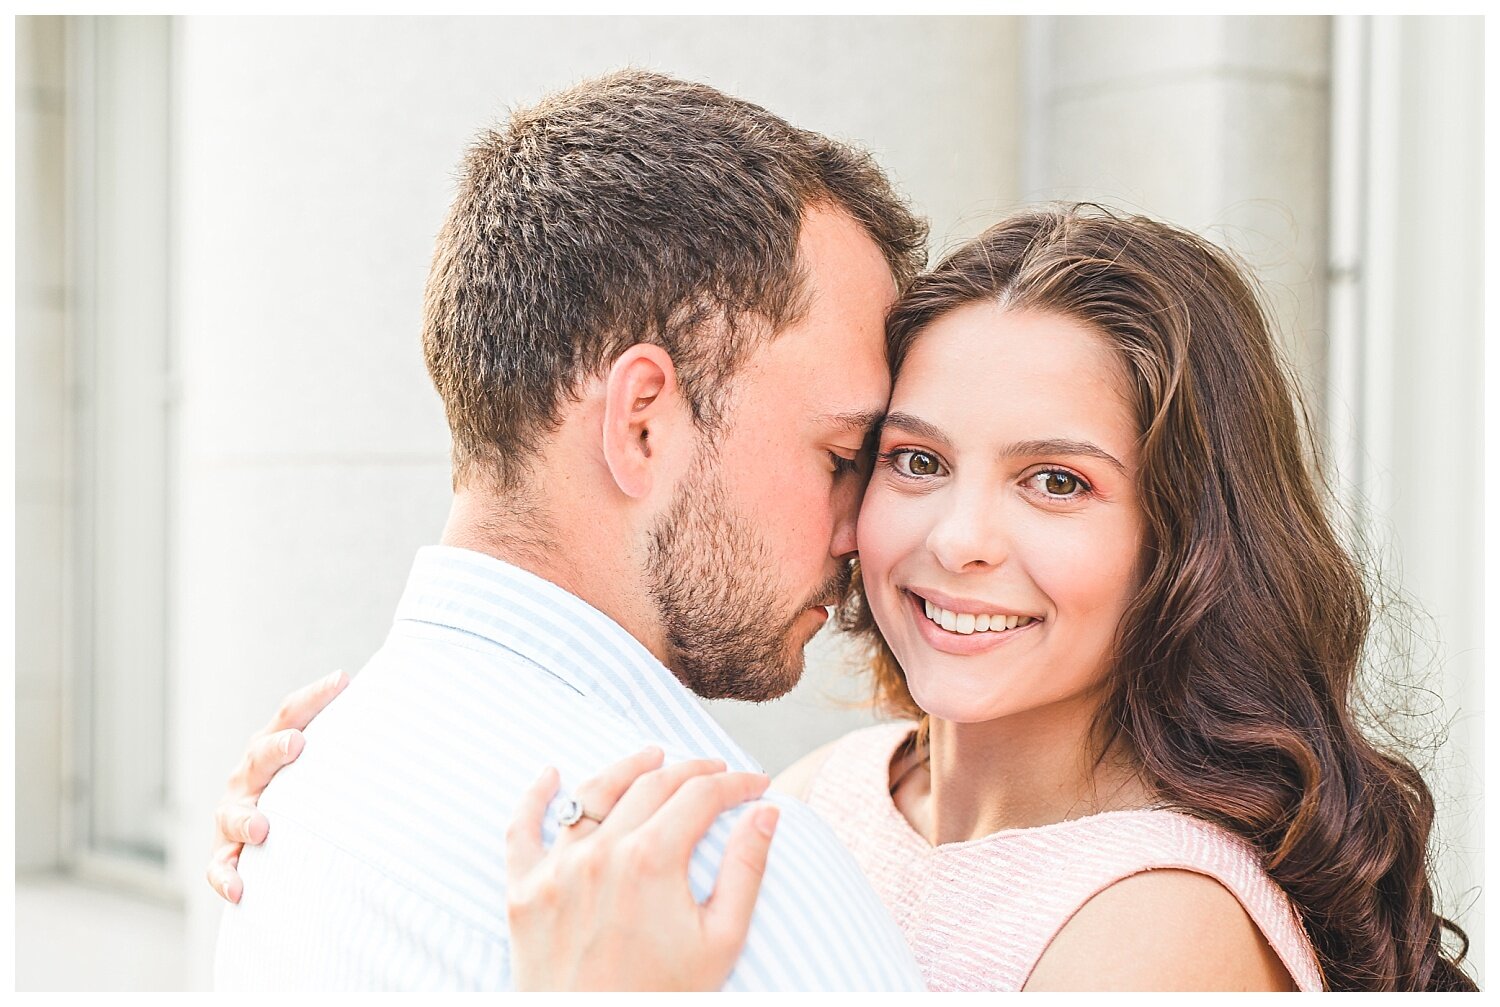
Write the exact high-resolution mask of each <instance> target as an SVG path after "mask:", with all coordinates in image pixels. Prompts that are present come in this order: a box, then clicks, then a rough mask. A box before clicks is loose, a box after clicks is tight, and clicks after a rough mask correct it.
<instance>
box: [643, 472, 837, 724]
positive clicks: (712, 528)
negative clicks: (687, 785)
mask: <svg viewBox="0 0 1500 1007" xmlns="http://www.w3.org/2000/svg"><path fill="white" fill-rule="evenodd" d="M714 461H715V459H714V453H713V450H712V449H711V448H705V449H704V450H702V451H700V453H699V455H698V457H697V458H696V459H695V460H694V463H693V470H692V472H691V473H690V475H689V477H688V478H687V479H685V480H684V485H683V486H682V488H681V489H679V490H678V493H677V496H676V498H675V499H674V500H673V501H672V504H671V506H670V507H668V509H667V513H666V514H664V515H663V516H662V517H661V518H660V519H659V520H658V521H657V524H656V526H655V527H654V528H653V529H652V530H651V535H650V541H649V554H648V570H647V577H648V585H649V587H648V590H649V591H650V594H651V599H652V601H653V603H654V604H655V606H656V609H657V612H658V614H659V616H660V618H661V625H662V628H663V630H664V632H665V634H666V643H667V649H668V652H669V656H670V660H669V664H670V666H671V668H672V670H673V671H674V672H675V673H676V675H677V677H678V679H680V680H681V681H682V683H683V684H684V685H686V686H687V687H688V688H689V689H691V690H692V691H693V692H694V693H696V694H697V695H699V696H702V697H703V698H704V699H740V700H746V701H749V702H765V701H767V700H771V699H776V698H778V697H780V696H783V695H785V694H786V693H788V692H790V691H791V690H792V688H793V687H794V686H796V684H797V681H798V679H800V678H801V677H802V670H803V656H802V647H803V645H804V644H805V643H806V641H805V640H796V639H793V636H792V634H793V628H794V623H795V622H796V621H797V618H798V616H800V615H801V614H802V613H803V612H804V611H805V610H806V609H808V608H810V607H812V606H814V605H819V604H827V605H832V604H836V603H837V602H839V601H840V600H842V599H843V597H844V596H845V594H846V593H847V590H848V587H849V578H850V572H849V569H848V566H847V565H841V566H840V568H839V571H838V572H837V573H836V574H835V575H834V576H832V577H830V578H829V579H828V580H827V581H825V582H824V583H823V584H821V585H818V587H817V588H816V589H815V590H814V591H813V592H812V593H811V594H809V595H808V596H807V597H805V598H802V599H797V600H796V601H795V603H793V602H792V600H791V599H790V598H789V594H790V592H789V591H787V590H786V589H784V588H782V587H780V586H778V584H777V581H776V577H775V574H776V572H777V570H776V559H775V557H774V554H773V553H772V551H771V550H770V549H769V548H768V547H767V545H766V542H765V539H764V538H763V537H762V534H761V533H760V532H759V531H758V530H757V529H756V528H755V527H754V526H753V524H752V523H751V522H750V521H749V520H747V519H746V518H745V516H744V515H743V514H741V513H740V512H739V511H737V510H736V509H735V508H733V507H731V506H730V504H729V499H728V493H727V492H726V490H725V488H724V485H723V483H722V482H721V481H720V480H719V478H718V477H717V476H716V475H715V474H714V472H713V471H712V465H713V464H714Z"/></svg>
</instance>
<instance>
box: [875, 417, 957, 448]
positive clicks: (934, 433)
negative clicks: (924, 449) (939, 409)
mask: <svg viewBox="0 0 1500 1007" xmlns="http://www.w3.org/2000/svg"><path fill="white" fill-rule="evenodd" d="M886 430H900V431H901V432H902V433H907V434H911V435H912V436H914V437H922V438H925V439H927V440H929V441H941V442H942V443H944V444H947V443H949V441H948V435H947V434H945V433H943V431H942V430H941V429H940V428H938V427H935V426H933V425H932V424H931V423H928V422H927V421H926V420H924V419H919V418H918V417H916V416H913V415H912V414H911V413H886V415H885V419H884V420H882V421H881V424H880V429H879V430H878V431H877V433H883V432H885V431H886Z"/></svg>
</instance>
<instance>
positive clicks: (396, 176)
mask: <svg viewBox="0 0 1500 1007" xmlns="http://www.w3.org/2000/svg"><path fill="white" fill-rule="evenodd" d="M1483 35H1484V31H1483V22H1482V20H1481V19H1479V18H1437V17H1410V18H1367V17H1354V16H1348V17H1343V16H1341V17H1332V18H1329V17H1253V18H1244V17H1217V16H1205V17H1192V18H1115V17H1106V18H1099V17H994V18H979V19H970V18H925V17H919V18H858V19H845V18H751V19H724V18H683V19H678V18H639V19H636V18H628V19H627V18H583V19H573V18H482V19H472V18H452V19H450V18H399V19H397V18H372V19H362V18H346V17H340V18H315V17H297V18H220V17H170V18H169V17H162V18H156V17H20V18H17V19H16V216H17V236H16V270H17V276H16V280H17V283H16V291H17V307H16V392H17V402H16V422H17V444H16V554H17V570H16V599H17V601H16V605H17V610H16V626H17V640H16V934H17V938H16V940H17V945H16V962H17V985H18V988H19V989H21V990H45V989H192V988H206V987H207V986H208V985H209V984H210V982H211V975H210V965H211V960H212V947H213V941H214V936H215V933H216V929H217V925H218V918H219V903H218V900H217V898H216V897H215V896H214V895H213V894H212V893H211V892H210V891H209V889H208V887H207V886H206V884H205V883H204V881H203V868H204V865H205V863H206V859H207V857H208V855H209V846H208V844H209V838H210V835H211V813H212V808H213V806H214V804H215V803H216V801H217V799H218V797H219V795H220V792H221V790H222V788H223V784H224V779H225V778H226V776H227V775H228V773H229V771H230V770H231V769H232V768H233V766H234V764H235V762H236V761H237V760H238V757H239V754H240V752H241V750H242V749H243V747H244V743H245V739H246V738H247V736H248V735H249V734H250V733H251V732H252V731H253V730H255V729H257V728H258V727H259V726H260V725H261V724H262V723H263V722H264V721H265V720H266V719H268V718H269V716H270V715H271V713H272V711H273V709H274V708H275V706H276V704H277V702H278V700H279V698H280V697H281V696H282V695H283V694H284V693H285V692H287V691H289V690H290V689H292V688H293V687H295V686H297V685H300V684H303V683H305V682H308V681H311V680H312V679H313V678H315V677H317V676H320V675H323V674H326V673H327V672H328V671H329V670H331V669H333V668H339V667H342V668H344V669H347V670H349V671H351V672H354V671H356V670H357V669H358V668H359V667H360V666H361V664H363V662H364V660H365V659H366V657H367V656H368V655H369V654H370V653H371V652H372V651H373V650H374V649H375V648H376V647H377V646H378V645H379V643H380V641H381V640H382V638H383V637H384V635H385V633H386V630H387V628H388V626H389V621H390V618H391V614H392V612H393V609H394V606H395V603H396V600H397V598H398V596H399V594H400V591H401V589H402V586H403V584H404V581H405V577H406V573H407V569H408V566H409V564H410V562H411V558H412V554H413V551H414V550H415V549H416V548H417V547H418V546H420V545H422V544H425V543H428V542H432V541H436V539H437V537H438V535H439V532H440V531H441V528H442V524H443V520H444V517H445V514H446V509H447V503H448V461H447V448H448V437H447V428H446V424H445V422H444V419H443V415H442V409H441V405H440V402H439V400H438V398H437V396H436V394H435V393H434V392H433V391H432V389H431V386H430V384H429V383H428V380H427V377H426V374H425V371H424V369H423V366H422V359H421V354H420V349H419V346H418V331H419V323H420V310H421V292H422V284H423V280H424V277H425V274H426V271H427V264H428V259H429V256H430V254H431V249H432V243H433V239H434V237H435V235H436V232H437V229H438V226H439V224H440V222H441V220H442V218H443V216H444V213H445V211H446V207H447V204H448V201H449V199H450V197H451V195H452V191H453V179H454V172H455V168H456V166H457V164H458V161H459V158H460V155H461V152H462V151H463V149H464V147H465V145H466V144H467V143H468V142H469V140H470V139H471V138H472V137H473V136H474V135H475V134H476V132H477V131H478V130H479V129H481V128H483V127H485V126H488V125H491V124H494V123H496V122H497V121H499V120H501V119H503V116H504V114H505V109H506V107H507V106H508V105H512V104H518V103H522V104H524V103H527V102H530V101H532V100H534V99H536V98H538V97H540V96H541V95H542V94H544V93H545V92H547V91H550V90H555V89H558V88H561V87H564V86H566V85H569V84H571V83H573V82H576V81H577V80H578V79H580V78H581V77H584V76H588V75H591V74H595V73H598V72H602V71H606V70H609V69H613V68H616V67H620V66H623V65H626V64H634V65H641V66H647V67H651V68H654V69H658V70H662V71H666V72H669V73H673V74H677V75H679V76H684V77H688V78H693V79H698V80H703V81H707V82H709V83H712V84H714V85H716V86H718V87H720V88H722V89H724V90H727V91H729V92H732V93H734V94H737V95H740V96H743V97H746V98H749V99H752V100H754V101H756V102H759V103H761V104H763V105H765V106H767V107H768V108H770V109H772V110H773V111H775V112H777V113H779V114H781V115H783V116H785V117H786V118H788V119H789V120H791V121H792V122H794V123H796V124H798V125H800V126H804V127H808V128H811V129H816V130H820V131H823V132H826V133H829V134H831V135H834V136H837V137H839V138H842V139H846V140H851V141H854V142H856V143H859V144H861V145H863V146H865V147H867V148H869V149H870V150H872V151H873V152H874V154H875V156H876V157H877V158H878V159H879V161H880V163H881V164H882V165H884V166H885V168H886V169H887V170H888V171H889V172H890V174H891V175H892V176H893V177H894V178H895V180H896V181H897V183H898V185H899V186H900V187H901V188H902V189H903V190H904V191H905V192H906V193H907V194H908V195H909V196H910V198H911V200H912V202H913V203H914V204H915V206H916V207H917V209H918V210H919V212H921V213H923V214H925V215H926V216H927V217H929V218H930V220H931V221H932V225H933V231H932V233H933V249H934V252H935V253H941V252H942V251H943V250H945V249H946V248H949V247H951V246H953V245H955V244H956V243H958V242H960V241H962V240H964V239H966V238H968V237H971V236H972V235H974V234H976V233H977V232H979V231H980V230H982V229H983V228H984V227H985V226H986V225H988V224H990V223H992V222H993V221H995V220H996V219H998V218H999V217H1001V216H1003V215H1004V214H1005V213H1006V212H1007V211H1009V210H1011V209H1014V208H1016V207H1018V206H1021V205H1023V204H1025V203H1028V202H1031V201H1035V200H1042V199H1058V198H1061V199H1098V200H1103V201H1106V202H1109V203H1111V204H1113V205H1116V206H1119V207H1123V208H1126V209H1130V210H1136V211H1142V212H1147V213H1150V214H1153V215H1156V216H1160V217H1164V218H1166V219H1168V220H1171V221H1173V222H1176V223H1180V224H1183V225H1186V226H1188V227H1192V228H1195V229H1198V230H1200V231H1201V232H1202V233H1204V234H1207V235H1208V236H1210V237H1211V238H1213V239H1214V240H1216V241H1219V242H1221V243H1222V244H1224V245H1226V246H1228V247H1229V248H1231V249H1233V250H1235V251H1237V252H1238V253H1239V254H1240V255H1241V256H1243V257H1244V258H1245V259H1246V260H1247V261H1248V262H1249V263H1250V264H1251V265H1252V266H1253V267H1254V269H1255V270H1256V272H1257V275H1258V276H1259V277H1260V279H1261V281H1262V283H1263V285H1264V288H1265V292H1266V296H1267V298H1268V300H1269V302H1270V303H1271V304H1272V306H1273V308H1274V312H1275V315H1276V319H1277V322H1278V324H1279V327H1280V332H1281V335H1282V337H1283V340H1284V345H1285V347H1286V350H1287V353H1288V357H1289V359H1290V360H1291V361H1292V362H1293V364H1294V365H1295V367H1296V370H1297V373H1298V377H1299V380H1300V382H1301V384H1302V387H1303V390H1304V394H1305V396H1306V398H1307V401H1308V404H1309V407H1310V410H1311V414H1312V417H1313V421H1314V424H1315V426H1316V431H1315V435H1316V437H1317V438H1318V439H1319V440H1320V441H1321V443H1322V444H1323V446H1324V448H1325V451H1326V456H1327V459H1328V471H1327V473H1326V477H1327V480H1328V482H1329V485H1330V486H1331V487H1333V488H1334V490H1335V492H1336V493H1337V494H1338V497H1339V500H1340V503H1341V505H1342V507H1343V509H1344V511H1345V513H1346V514H1348V515H1349V518H1348V525H1349V528H1348V530H1349V533H1350V535H1351V537H1352V538H1354V539H1357V540H1358V541H1361V542H1363V543H1365V545H1366V546H1367V547H1368V548H1369V550H1370V552H1371V556H1372V557H1373V558H1374V561H1375V563H1376V564H1377V565H1378V566H1379V568H1380V570H1381V572H1382V574H1383V575H1384V576H1385V578H1386V579H1387V581H1389V582H1391V583H1393V584H1395V585H1396V586H1398V587H1399V588H1400V589H1401V590H1402V591H1403V592H1404V593H1405V595H1406V597H1407V598H1408V599H1409V600H1410V601H1411V602H1413V603H1414V604H1415V605H1416V606H1417V607H1418V608H1419V609H1420V611H1421V612H1423V613H1425V617H1424V618H1422V619H1420V620H1419V621H1417V623H1416V633H1415V635H1414V637H1413V638H1412V639H1411V640H1408V641H1407V642H1408V643H1410V644H1412V645H1413V649H1414V650H1415V651H1416V652H1417V654H1418V658H1419V659H1418V661H1417V662H1416V668H1417V670H1418V671H1419V672H1420V673H1421V675H1422V676H1423V677H1422V678H1421V686H1422V688H1421V690H1420V691H1415V692H1414V691H1412V690H1410V689H1407V690H1403V691H1401V692H1399V694H1397V693H1392V695H1393V696H1395V697H1396V698H1399V699H1402V701H1403V702H1404V703H1405V705H1406V708H1407V709H1408V710H1409V711H1411V712H1414V713H1415V716H1414V717H1411V718H1408V719H1407V720H1406V721H1404V723H1407V724H1409V725H1410V726H1412V727H1413V731H1414V733H1415V734H1416V735H1417V737H1418V740H1419V741H1421V742H1423V743H1424V744H1425V745H1426V747H1425V748H1423V749H1422V750H1421V751H1420V752H1419V757H1420V761H1421V763H1422V764H1423V765H1424V767H1425V768H1426V770H1427V774H1428V779H1429V781H1430V783H1431V784H1432V786H1433V788H1434V790H1435V792H1436V794H1437V797H1438V801H1439V816H1440V822H1439V825H1440V834H1439V837H1438V846H1437V849H1438V864H1439V870H1440V875H1439V897H1440V903H1441V906H1442V907H1443V909H1444V911H1445V912H1447V913H1448V914H1449V915H1452V916H1456V917H1457V918H1458V919H1459V920H1460V921H1461V922H1462V924H1463V925H1464V926H1465V927H1466V928H1467V929H1468V931H1469V934H1470V936H1471V937H1473V938H1474V939H1475V946H1474V947H1475V949H1474V951H1473V952H1472V954H1473V958H1472V964H1471V966H1470V967H1471V970H1473V971H1475V972H1477V974H1478V975H1479V977H1480V981H1481V983H1482V982H1483V963H1482V961H1481V960H1480V959H1481V951H1480V949H1482V947H1483V933H1484V921H1483V918H1482V914H1481V906H1482V902H1481V901H1480V899H1479V885H1480V883H1481V880H1482V835H1481V827H1482V789H1483V788H1482V782H1483V781H1482V774H1481V759H1482V746H1481V738H1482V723H1483V708H1482V696H1483V689H1482V679H1481V669H1482V660H1481V646H1482V633H1483V624H1482V618H1481V612H1482V580H1481V577H1482V574H1481V566H1480V563H1481V558H1480V557H1481V549H1480V544H1481V542H1482V541H1483V539H1482V534H1483V529H1482V526H1481V517H1480V500H1481V493H1482V489H1483V475H1482V459H1481V429H1482V419H1483V416H1482V372H1481V366H1482V362H1483V351H1482V319H1483V287H1482V263H1483V255H1484V243H1483V232H1482V220H1483V210H1484V187H1483V175H1482V154H1483V136H1484V132H1483V83H1484V42H1483ZM1396 643H1397V644H1399V643H1400V641H1399V640H1397V641H1396ZM849 664H850V661H849V657H848V655H846V654H845V653H844V651H843V649H842V648H841V646H840V644H839V642H838V641H837V639H830V638H821V637H820V638H819V639H818V640H817V641H815V642H814V644H813V654H812V659H811V660H810V662H809V666H810V669H811V672H810V674H809V675H808V676H807V679H806V680H805V681H804V683H803V685H802V686H800V687H799V688H798V689H797V690H796V691H795V692H794V693H793V694H792V695H791V696H789V697H787V698H786V699H784V700H781V701H778V702H777V703H773V704H768V705H764V706H759V707H755V706H746V705H742V704H734V703H718V704H713V712H714V713H715V715H717V716H719V717H721V719H722V720H723V721H724V722H725V723H726V724H727V725H728V726H729V728H730V730H731V732H732V733H733V734H734V735H735V736H736V737H738V738H740V739H742V740H743V741H745V742H746V743H747V746H748V747H749V748H750V749H751V751H752V752H753V753H755V754H756V755H757V756H759V757H760V759H761V760H762V762H763V763H764V764H765V766H766V767H767V769H769V770H772V771H774V770H777V769H780V768H782V767H783V766H785V765H786V764H787V763H788V762H790V761H791V760H792V759H793V758H795V757H796V756H797V755H799V754H801V753H803V752H805V751H807V750H808V749H810V748H812V747H813V746H815V745H817V744H819V743H821V742H822V741H824V740H826V739H827V738H829V737H832V736H834V735H837V734H839V733H841V732H842V731H844V730H846V729H848V728H850V727H852V726H857V725H859V724H862V723H865V722H866V721H867V720H868V719H869V715H868V714H867V713H865V712H863V711H861V710H859V709H857V708H856V707H855V705H854V704H855V703H856V702H857V700H858V699H859V697H860V695H861V691H862V690H861V685H860V682H859V681H858V679H857V678H856V677H855V676H854V675H852V674H851V672H850V669H849V667H848V666H849ZM1412 697H1416V698H1415V703H1414V705H1413V702H1412Z"/></svg>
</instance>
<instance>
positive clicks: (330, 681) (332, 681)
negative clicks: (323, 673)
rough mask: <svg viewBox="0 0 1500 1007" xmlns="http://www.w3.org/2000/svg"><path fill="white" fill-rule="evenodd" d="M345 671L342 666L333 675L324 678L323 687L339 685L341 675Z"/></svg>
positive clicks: (329, 687)
mask: <svg viewBox="0 0 1500 1007" xmlns="http://www.w3.org/2000/svg"><path fill="white" fill-rule="evenodd" d="M343 673H344V669H343V668H340V669H339V670H338V671H335V672H334V673H333V674H332V675H329V676H328V677H327V678H325V679H323V687H324V688H325V689H332V688H333V687H334V686H335V685H338V684H339V676H340V675H342V674H343Z"/></svg>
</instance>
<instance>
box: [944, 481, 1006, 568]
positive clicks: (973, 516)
mask: <svg viewBox="0 0 1500 1007" xmlns="http://www.w3.org/2000/svg"><path fill="white" fill-rule="evenodd" d="M1000 511H1001V508H1000V506H999V502H998V501H996V500H995V499H994V497H993V496H991V495H989V494H978V493H971V494H964V495H962V496H955V497H954V500H953V503H952V505H951V506H949V507H948V508H947V509H946V510H945V511H944V512H943V514H942V515H941V516H940V517H939V519H938V521H937V523H936V524H935V525H934V526H933V528H932V531H931V533H930V534H929V535H928V536H927V547H928V548H929V549H931V550H932V554H933V556H935V557H936V558H937V561H938V562H939V563H941V564H942V565H943V568H944V569H946V570H950V571H952V572H954V573H961V572H963V571H965V570H972V569H976V568H982V567H989V566H998V565H999V564H1000V563H1003V562H1004V561H1005V557H1006V556H1007V555H1008V554H1009V546H1008V543H1007V540H1006V536H1005V532H1004V529H1003V527H1002V522H1001V521H1000V517H1001V514H1000Z"/></svg>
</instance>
